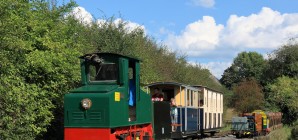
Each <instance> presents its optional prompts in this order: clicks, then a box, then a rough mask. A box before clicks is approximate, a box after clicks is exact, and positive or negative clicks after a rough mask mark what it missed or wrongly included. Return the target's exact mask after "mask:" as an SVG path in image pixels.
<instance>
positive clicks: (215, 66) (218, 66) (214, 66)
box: [201, 61, 232, 79]
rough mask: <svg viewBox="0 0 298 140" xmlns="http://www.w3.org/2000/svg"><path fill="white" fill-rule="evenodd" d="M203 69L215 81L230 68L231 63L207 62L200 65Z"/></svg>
mask: <svg viewBox="0 0 298 140" xmlns="http://www.w3.org/2000/svg"><path fill="white" fill-rule="evenodd" d="M201 65H202V66H203V67H204V68H207V69H209V70H210V72H211V73H212V75H214V76H215V77H216V78H217V79H220V78H221V76H222V74H223V71H224V70H225V69H226V68H228V67H230V66H231V65H232V62H219V61H216V62H208V63H202V64H201Z"/></svg>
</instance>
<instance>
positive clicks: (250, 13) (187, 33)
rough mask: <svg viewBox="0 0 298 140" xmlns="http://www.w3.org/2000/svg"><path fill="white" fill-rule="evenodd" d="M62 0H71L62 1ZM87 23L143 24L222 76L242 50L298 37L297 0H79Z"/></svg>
mask: <svg viewBox="0 0 298 140" xmlns="http://www.w3.org/2000/svg"><path fill="white" fill-rule="evenodd" d="M64 2H67V0H66V1H64ZM76 3H77V4H78V7H76V8H74V9H73V13H74V14H75V15H76V17H77V18H79V19H80V20H82V21H83V22H85V23H86V24H88V23H89V22H90V21H91V20H93V21H94V20H97V21H99V22H102V19H107V18H110V17H114V18H116V21H115V22H117V21H119V20H123V21H126V22H128V25H127V26H128V27H127V28H128V29H134V28H137V27H141V28H143V29H144V30H145V33H146V35H148V36H150V37H151V38H153V39H154V40H156V41H157V42H158V43H161V44H164V45H166V46H167V47H168V48H169V49H171V50H172V51H176V52H178V54H179V55H186V56H187V60H188V62H189V63H190V64H195V63H197V64H200V65H201V66H203V67H204V68H207V69H209V70H210V72H211V73H212V74H213V75H214V76H215V77H217V78H218V79H220V78H221V76H222V74H223V72H224V70H225V69H227V68H228V67H229V66H231V64H232V63H233V59H234V58H235V57H236V56H237V54H238V53H240V52H243V51H247V52H250V51H255V52H258V53H260V54H262V55H263V56H264V58H267V55H268V54H270V53H272V52H273V51H274V50H276V49H278V48H280V47H281V46H282V45H286V44H287V43H289V39H291V38H298V8H297V7H298V1H297V0H143V1H140V0H126V1H124V0H76Z"/></svg>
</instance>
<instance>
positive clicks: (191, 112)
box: [147, 82, 223, 139]
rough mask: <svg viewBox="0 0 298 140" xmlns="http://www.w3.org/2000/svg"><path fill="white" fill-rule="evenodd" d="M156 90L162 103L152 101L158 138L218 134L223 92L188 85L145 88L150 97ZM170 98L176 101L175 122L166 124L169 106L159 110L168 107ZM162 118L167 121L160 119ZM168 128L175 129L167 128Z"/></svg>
mask: <svg viewBox="0 0 298 140" xmlns="http://www.w3.org/2000/svg"><path fill="white" fill-rule="evenodd" d="M157 88H158V89H160V92H162V94H163V96H164V99H163V101H162V102H160V101H157V102H153V105H154V117H153V118H154V130H155V131H154V132H155V134H156V138H157V139H161V138H172V139H181V138H185V137H197V136H201V135H203V134H204V133H211V134H212V135H213V134H214V133H216V132H219V129H220V128H221V127H222V113H223V95H222V93H220V92H218V91H216V90H212V89H210V88H208V87H205V86H189V85H184V84H181V83H174V82H157V83H152V84H150V85H148V90H147V92H150V93H151V95H153V93H154V90H155V89H157ZM170 99H174V100H175V101H176V106H177V110H178V111H177V113H178V114H177V117H178V118H177V120H178V121H177V123H171V122H169V121H168V119H169V118H170V107H167V108H163V107H160V104H162V103H163V102H168V103H167V104H165V105H167V106H169V102H170ZM165 117H166V118H168V119H163V118H165ZM161 118H162V119H161ZM164 121H165V122H164ZM166 122H167V123H166ZM170 123H171V124H170ZM170 127H174V128H175V129H170Z"/></svg>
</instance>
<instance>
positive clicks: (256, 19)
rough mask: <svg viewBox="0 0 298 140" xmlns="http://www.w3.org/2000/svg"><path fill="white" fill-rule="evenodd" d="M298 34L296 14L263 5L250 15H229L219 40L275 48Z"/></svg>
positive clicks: (251, 46)
mask: <svg viewBox="0 0 298 140" xmlns="http://www.w3.org/2000/svg"><path fill="white" fill-rule="evenodd" d="M297 34H298V14H297V13H296V14H281V13H279V12H278V11H273V10H272V9H270V8H267V7H264V8H262V10H261V11H260V12H259V13H258V14H251V15H250V16H247V17H243V16H240V17H238V16H236V15H231V16H230V18H229V20H228V21H227V25H226V27H225V30H224V32H223V34H221V41H222V44H224V45H229V46H233V47H245V48H262V49H265V48H270V49H275V48H277V47H279V46H280V45H281V44H284V43H285V42H286V41H287V40H288V39H289V38H291V37H293V36H297Z"/></svg>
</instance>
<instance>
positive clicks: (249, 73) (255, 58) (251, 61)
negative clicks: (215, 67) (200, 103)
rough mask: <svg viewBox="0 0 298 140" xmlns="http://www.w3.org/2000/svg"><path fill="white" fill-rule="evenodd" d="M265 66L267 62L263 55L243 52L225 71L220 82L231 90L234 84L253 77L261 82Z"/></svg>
mask: <svg viewBox="0 0 298 140" xmlns="http://www.w3.org/2000/svg"><path fill="white" fill-rule="evenodd" d="M265 65H266V61H265V60H264V58H263V56H262V55H261V54H259V53H257V52H241V53H239V54H238V56H237V57H236V58H235V59H234V61H233V64H232V66H231V67H229V68H227V69H226V70H225V71H224V73H223V75H222V78H221V79H220V81H221V83H222V84H224V85H225V86H226V87H228V88H229V89H231V88H232V86H233V85H234V84H237V83H239V82H241V81H242V80H243V79H246V78H252V77H253V78H255V79H256V80H260V79H261V76H262V72H263V69H264V67H265Z"/></svg>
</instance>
